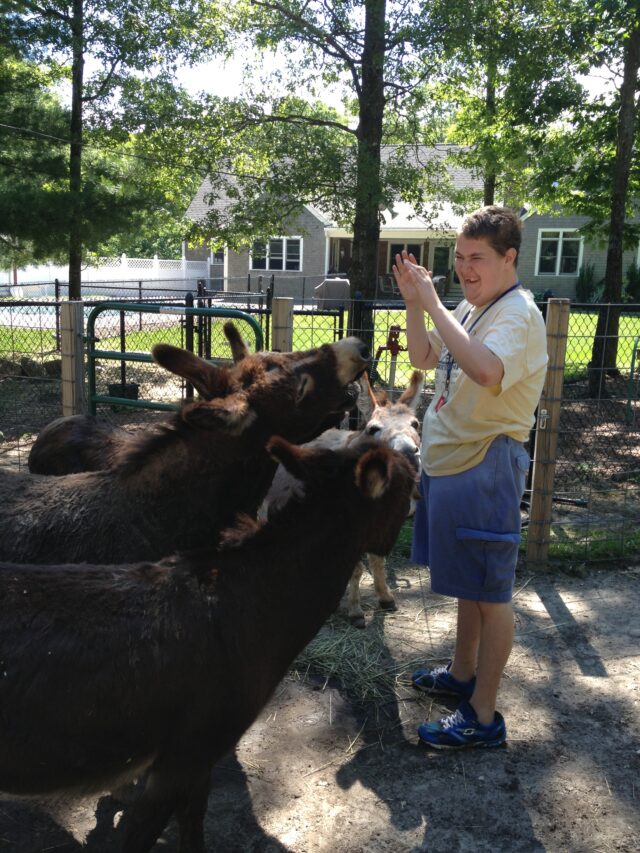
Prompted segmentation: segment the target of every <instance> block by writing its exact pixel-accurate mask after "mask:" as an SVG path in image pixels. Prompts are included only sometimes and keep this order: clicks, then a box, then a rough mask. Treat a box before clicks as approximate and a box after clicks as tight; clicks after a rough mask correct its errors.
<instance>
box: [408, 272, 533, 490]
mask: <svg viewBox="0 0 640 853" xmlns="http://www.w3.org/2000/svg"><path fill="white" fill-rule="evenodd" d="M483 311H485V313H484V314H482V312H483ZM481 314H482V317H481V318H480V319H479V320H478V321H477V323H476V325H474V326H473V328H471V327H472V325H473V324H474V321H475V319H476V318H477V317H478V316H479V315H481ZM453 315H454V317H456V319H457V320H459V321H460V322H462V320H463V318H464V317H465V315H467V317H466V320H465V322H464V326H465V328H466V329H467V330H471V331H470V334H471V335H472V336H474V337H477V338H478V340H480V341H482V343H483V344H484V345H485V346H487V347H488V348H489V349H490V350H491V352H492V353H494V355H496V356H498V358H499V359H500V361H501V362H502V364H503V367H504V376H503V377H502V382H501V383H500V384H499V385H494V386H492V387H483V386H482V385H478V384H477V383H476V382H474V381H473V380H472V379H469V377H468V376H467V375H466V374H465V373H463V372H462V370H460V368H459V367H458V365H457V364H456V363H455V362H453V366H452V367H451V369H450V377H449V388H448V394H447V392H446V378H447V367H448V365H447V361H448V355H449V353H448V350H447V348H446V346H445V345H444V343H443V341H442V338H441V337H440V335H439V334H438V331H437V330H436V329H431V330H430V331H429V340H430V341H431V346H432V347H434V349H435V351H436V352H437V353H438V364H437V366H436V377H435V394H434V396H433V400H432V402H431V405H430V406H429V408H428V410H427V412H426V414H425V416H424V422H423V425H422V464H423V467H424V470H425V471H426V473H427V474H429V475H430V476H433V477H438V476H445V475H449V474H459V473H460V472H461V471H466V470H467V469H468V468H473V467H474V466H475V465H479V464H480V462H482V460H483V459H484V457H485V454H486V452H487V449H488V447H489V445H490V444H491V442H492V441H493V439H494V438H496V436H498V435H508V436H511V437H512V438H514V439H516V441H526V440H527V439H528V437H529V431H530V430H531V427H532V426H533V421H534V412H535V410H536V406H537V405H538V401H539V399H540V394H541V392H542V386H543V384H544V378H545V374H546V370H547V360H548V357H547V338H546V330H545V324H544V320H543V318H542V314H541V313H540V311H539V309H538V307H537V306H536V304H535V302H534V301H533V296H532V295H531V293H530V291H528V290H523V288H522V287H519V288H517V289H516V290H513V291H512V292H511V293H507V294H506V295H505V296H504V297H503V298H502V299H499V300H498V302H496V303H495V305H492V306H491V307H490V308H489V309H488V310H486V306H483V307H482V308H475V307H473V306H472V305H470V304H469V303H468V302H467V301H466V300H463V301H462V302H461V303H460V304H459V305H458V306H456V308H455V309H454V311H453ZM443 396H446V402H445V403H444V404H442V403H441V405H440V407H439V408H438V409H437V410H436V407H437V404H438V401H439V400H441V398H442V397H443Z"/></svg>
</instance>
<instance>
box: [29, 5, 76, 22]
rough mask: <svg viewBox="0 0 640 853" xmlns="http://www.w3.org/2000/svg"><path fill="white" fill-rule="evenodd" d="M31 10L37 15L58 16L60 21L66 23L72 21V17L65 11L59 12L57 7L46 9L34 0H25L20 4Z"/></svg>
mask: <svg viewBox="0 0 640 853" xmlns="http://www.w3.org/2000/svg"><path fill="white" fill-rule="evenodd" d="M20 5H22V6H24V7H25V8H26V9H27V10H28V11H29V12H33V13H34V14H35V15H41V16H42V17H43V18H57V19H58V20H59V21H64V22H65V23H66V24H69V23H71V17H70V16H69V15H66V14H65V13H64V12H59V11H58V10H57V9H45V8H43V7H42V6H40V4H39V3H34V2H33V0H23V2H22V3H21V4H20Z"/></svg>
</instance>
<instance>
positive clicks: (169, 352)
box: [151, 344, 229, 400]
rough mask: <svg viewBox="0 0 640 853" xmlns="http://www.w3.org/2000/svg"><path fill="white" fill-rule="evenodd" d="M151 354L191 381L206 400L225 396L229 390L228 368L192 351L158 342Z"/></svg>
mask: <svg viewBox="0 0 640 853" xmlns="http://www.w3.org/2000/svg"><path fill="white" fill-rule="evenodd" d="M151 355H152V356H153V359H154V361H155V362H156V363H157V364H159V365H160V366H161V367H164V368H165V369H166V370H170V371H171V373H175V374H176V375H177V376H181V377H182V378H183V379H186V380H187V382H190V383H191V384H192V385H193V387H194V388H195V389H196V390H197V392H198V393H199V394H200V395H201V396H202V397H204V398H205V400H211V399H212V398H213V397H223V396H224V395H225V394H227V393H228V391H229V374H228V371H227V369H226V368H224V367H214V366H213V365H212V364H209V362H208V361H205V360H204V359H203V358H199V357H198V356H197V355H194V354H193V353H192V352H188V351H187V350H184V349H180V348H179V347H174V346H171V344H156V345H155V346H154V347H153V349H152V350H151Z"/></svg>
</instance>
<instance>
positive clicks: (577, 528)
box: [0, 282, 640, 565]
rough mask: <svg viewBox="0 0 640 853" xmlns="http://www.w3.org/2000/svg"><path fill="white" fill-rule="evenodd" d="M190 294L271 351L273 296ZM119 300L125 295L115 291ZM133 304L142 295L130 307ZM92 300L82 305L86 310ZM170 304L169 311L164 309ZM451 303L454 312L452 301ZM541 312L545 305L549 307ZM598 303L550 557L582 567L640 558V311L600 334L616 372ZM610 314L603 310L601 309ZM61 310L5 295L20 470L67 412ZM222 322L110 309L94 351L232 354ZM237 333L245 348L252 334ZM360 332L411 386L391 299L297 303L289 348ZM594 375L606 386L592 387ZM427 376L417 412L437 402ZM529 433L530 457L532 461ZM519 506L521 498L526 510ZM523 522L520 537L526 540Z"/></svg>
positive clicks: (198, 288) (575, 371) (4, 375)
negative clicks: (254, 324) (231, 317)
mask: <svg viewBox="0 0 640 853" xmlns="http://www.w3.org/2000/svg"><path fill="white" fill-rule="evenodd" d="M191 284H192V285H193V289H192V290H191V291H189V292H188V294H187V297H186V299H185V298H184V297H183V298H182V299H180V300H177V299H174V300H173V304H177V303H178V302H180V303H181V304H185V301H186V302H187V303H188V302H189V300H190V299H191V300H192V301H193V304H194V305H196V306H197V305H199V304H200V305H203V306H207V307H215V306H216V305H218V306H222V307H225V306H226V307H235V308H241V309H242V310H243V311H246V312H248V313H251V314H253V315H254V317H255V318H256V319H257V320H258V321H259V323H260V326H261V328H262V330H263V335H264V343H265V348H267V349H270V348H271V343H272V339H271V331H272V330H271V325H270V324H271V312H270V309H271V298H272V294H270V293H269V292H268V287H267V289H266V290H262V291H244V292H243V291H240V290H238V291H235V292H227V291H222V292H213V291H211V290H210V289H209V288H207V287H206V286H205V283H204V282H201V283H200V284H198V282H192V283H191ZM118 298H119V300H121V299H122V295H120V296H119V297H118ZM136 301H137V300H136ZM95 304H98V302H97V301H95V302H94V301H92V302H91V303H87V304H86V306H85V310H86V312H88V311H89V310H91V308H92V307H93V306H94V305H95ZM168 304H171V303H170V302H169V303H168ZM450 307H453V305H451V306H450ZM544 307H545V306H544V305H541V308H543V309H544ZM601 308H602V307H601V306H598V305H575V304H574V305H572V306H571V313H570V318H569V329H568V336H567V347H566V359H565V367H564V386H563V395H562V401H561V411H560V428H559V435H558V451H557V465H556V471H555V484H554V492H553V517H552V524H551V533H550V536H551V541H550V546H549V558H550V559H552V560H555V559H558V560H564V561H570V562H571V563H572V564H574V565H580V564H581V563H583V562H587V561H589V562H593V561H597V560H615V559H627V560H628V559H637V557H638V556H639V555H640V528H639V525H638V520H639V519H640V399H639V398H640V306H637V305H623V306H617V307H616V306H614V308H615V309H616V310H614V311H612V318H615V317H617V318H618V320H617V326H615V325H614V323H613V319H612V323H611V325H605V327H604V328H605V331H604V336H605V337H606V338H607V339H612V338H615V340H616V341H617V352H616V361H615V367H612V365H611V363H610V361H609V362H606V363H605V362H603V363H602V364H595V365H593V364H592V363H591V362H592V357H593V352H594V337H595V335H596V329H597V323H598V313H599V311H600V310H601ZM602 310H603V311H606V310H607V308H602ZM56 317H57V310H56V303H52V302H50V301H49V302H47V301H34V300H12V299H1V300H0V432H1V435H0V462H2V463H5V464H6V463H8V462H10V463H12V464H17V465H21V466H26V460H27V455H28V450H29V448H30V445H31V442H32V441H33V438H34V437H35V435H36V434H37V433H38V431H39V430H40V429H41V428H42V427H43V426H44V425H45V424H46V423H48V422H49V421H51V420H53V419H54V418H56V417H59V416H60V415H61V413H62V409H61V401H60V352H59V326H58V325H57V320H56ZM223 322H224V321H222V320H221V321H219V322H217V321H215V320H204V319H201V318H195V320H194V321H193V323H192V324H191V325H190V324H189V323H188V322H186V320H185V317H183V316H180V315H174V314H162V315H158V314H144V313H140V314H136V315H135V316H134V315H131V316H127V318H126V320H124V321H123V317H122V315H121V313H120V312H118V311H113V312H105V313H104V317H103V319H102V320H101V321H100V324H99V325H98V326H97V329H98V331H97V335H98V337H99V338H100V341H99V347H100V349H110V350H118V351H127V352H131V351H133V352H144V353H148V352H149V351H150V349H151V347H152V346H153V345H154V344H155V343H158V342H168V343H173V344H175V345H176V346H181V347H186V348H188V349H192V350H193V351H195V352H197V353H198V354H200V355H202V356H204V357H205V358H219V359H225V358H227V359H228V358H229V357H230V352H229V347H228V344H227V341H226V339H225V337H224V334H223V332H222V324H223ZM240 331H241V334H242V335H243V337H244V338H245V339H247V341H248V342H249V343H250V344H251V342H252V340H253V334H252V330H251V329H250V328H248V327H247V328H246V329H245V328H241V329H240ZM347 334H356V335H358V336H360V337H361V338H363V339H364V340H365V341H366V342H367V343H368V344H369V346H370V348H371V352H372V355H373V358H374V367H373V371H372V375H373V377H374V380H375V383H376V384H377V385H381V386H382V387H385V388H387V389H388V392H389V393H390V394H391V395H392V396H393V395H399V394H400V393H401V392H402V390H403V389H404V388H405V387H406V386H407V384H408V382H409V377H410V375H411V372H412V367H411V365H410V363H409V358H408V353H407V348H406V346H407V343H406V332H405V312H404V306H403V304H402V302H400V301H398V300H395V299H394V300H387V301H375V302H370V303H367V302H357V303H354V302H351V301H347V302H345V301H338V302H337V303H336V304H335V305H334V306H332V305H331V303H330V302H329V303H327V301H326V300H325V301H324V302H323V307H322V309H320V308H318V307H317V305H316V306H315V307H311V305H310V304H302V303H300V302H297V303H295V304H294V307H293V349H294V350H299V349H308V348H310V347H314V346H319V345H321V344H323V343H330V342H332V341H334V340H338V339H339V338H341V337H343V336H344V335H347ZM594 374H596V375H597V374H600V379H601V380H602V381H600V382H596V385H597V386H598V390H597V393H596V394H594V392H593V387H594ZM433 378H434V377H433V372H430V373H428V374H427V376H426V379H425V388H424V393H423V402H422V404H421V407H420V408H419V410H418V414H419V415H420V414H422V413H423V412H424V410H425V408H426V406H427V405H428V403H429V402H430V400H431V397H432V395H433ZM129 386H130V390H128V391H127V392H126V393H130V394H134V395H137V396H138V397H139V398H140V399H146V400H158V401H162V402H174V401H177V400H179V399H181V398H182V397H184V395H185V394H187V393H188V389H186V388H185V387H184V384H183V383H182V382H181V381H180V380H179V379H178V378H177V377H172V376H171V375H168V374H167V373H166V371H163V370H161V369H159V368H157V367H156V366H155V365H149V364H142V363H141V364H137V363H129V362H125V361H122V362H120V361H117V360H116V361H104V362H98V363H97V365H96V390H97V391H98V393H100V394H105V395H113V396H121V392H122V389H123V388H127V387H129ZM110 389H113V394H112V391H111V390H110ZM98 414H99V415H100V416H101V417H105V418H108V419H111V420H114V421H116V422H119V423H130V424H137V423H145V422H147V421H149V420H153V419H158V418H160V419H162V418H163V417H166V413H164V414H163V413H162V412H153V411H149V410H138V409H126V410H125V409H124V408H123V407H118V406H116V405H113V406H112V405H109V404H106V403H105V404H100V405H99V408H98ZM533 439H534V433H533V432H532V436H531V440H530V447H529V452H530V454H531V455H533ZM523 506H524V507H525V508H526V506H527V502H526V501H525V503H524V504H523ZM526 529H527V526H526V517H525V534H526Z"/></svg>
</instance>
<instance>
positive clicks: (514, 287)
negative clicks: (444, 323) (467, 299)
mask: <svg viewBox="0 0 640 853" xmlns="http://www.w3.org/2000/svg"><path fill="white" fill-rule="evenodd" d="M516 287H520V281H516V283H515V284H512V285H511V287H508V288H507V289H506V290H503V291H502V293H501V294H500V295H499V296H496V298H495V299H494V300H493V302H490V303H489V304H488V305H487V307H486V308H485V309H484V311H483V312H482V313H481V314H478V316H477V317H476V318H475V320H474V321H473V323H472V324H471V325H470V326H469V328H468V329H466V332H467V334H471V330H472V329H474V328H475V327H476V325H477V324H478V323H479V322H480V320H482V318H483V317H484V315H485V314H486V313H487V311H488V310H489V308H493V306H494V305H495V304H496V302H499V301H500V300H501V299H502V297H503V296H506V295H507V293H511V291H512V290H515V289H516ZM471 310H472V309H471V308H469V310H468V311H467V313H466V314H465V315H464V317H463V318H462V320H461V322H460V325H461V326H462V328H463V329H464V324H465V323H466V320H467V317H468V316H469V314H471Z"/></svg>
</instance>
